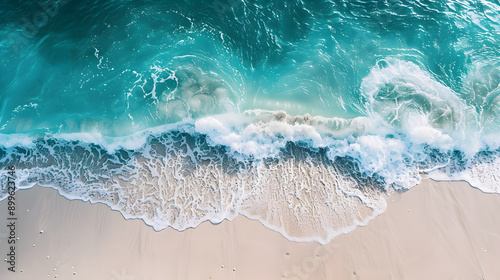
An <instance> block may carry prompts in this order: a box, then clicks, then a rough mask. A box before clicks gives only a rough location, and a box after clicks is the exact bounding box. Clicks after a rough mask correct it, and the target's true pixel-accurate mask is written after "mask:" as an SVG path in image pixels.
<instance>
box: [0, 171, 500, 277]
mask: <svg viewBox="0 0 500 280" xmlns="http://www.w3.org/2000/svg"><path fill="white" fill-rule="evenodd" d="M16 201H17V209H16V211H17V217H18V220H17V226H16V237H18V238H19V240H17V243H16V244H17V247H16V272H15V273H12V272H10V271H8V270H7V267H8V265H7V264H6V263H5V262H3V264H2V267H1V269H0V279H13V280H15V279H53V278H57V279H105V280H110V279H116V280H125V279H128V280H139V279H335V280H336V279H419V280H420V279H497V278H498V275H500V267H498V260H499V259H500V216H499V213H500V196H499V195H497V194H485V193H482V192H481V191H479V190H477V189H474V188H472V187H470V186H469V185H468V184H467V183H464V182H451V183H450V182H435V181H431V180H424V181H423V182H422V183H421V184H420V185H419V186H416V187H414V188H413V189H411V190H410V191H407V192H405V193H398V194H393V195H391V196H390V197H388V198H387V202H388V209H387V211H386V212H385V213H384V214H382V215H381V216H379V217H377V218H375V219H374V220H373V221H371V222H370V223H369V224H368V225H367V226H365V227H359V228H357V229H356V230H354V231H353V232H351V233H349V234H347V235H342V236H339V237H337V238H335V239H334V240H333V241H331V242H330V243H329V244H327V245H320V244H318V243H314V242H313V243H297V242H291V241H288V240H287V239H285V238H284V237H283V236H282V235H280V234H279V233H277V232H274V231H272V230H269V229H267V228H265V227H264V226H263V225H262V224H261V223H260V222H258V221H254V220H249V219H247V218H245V217H243V216H239V217H237V218H236V219H235V220H233V221H224V222H222V223H220V224H218V225H213V224H211V223H203V224H202V225H200V226H199V227H198V228H195V229H188V230H186V231H183V232H178V231H176V230H173V229H170V228H169V229H166V230H163V231H161V232H155V231H154V230H153V229H152V228H150V227H148V226H147V225H145V224H144V223H143V222H142V221H141V220H125V219H124V218H123V217H122V215H121V214H120V213H119V212H116V211H111V210H110V209H109V208H108V207H107V206H105V205H102V204H94V205H92V204H90V203H88V202H87V203H85V202H82V201H70V200H67V199H65V198H64V197H61V196H60V195H59V194H58V193H57V191H56V190H53V189H47V188H41V187H34V188H32V189H29V190H21V191H19V192H17V193H16ZM0 209H2V211H0V221H2V223H5V224H7V211H4V209H7V204H6V201H2V202H0ZM7 240H8V228H7V227H6V226H1V227H0V252H1V254H2V260H3V259H5V258H6V257H7V255H6V254H7V253H8V252H7V250H8V247H7V245H8V244H7Z"/></svg>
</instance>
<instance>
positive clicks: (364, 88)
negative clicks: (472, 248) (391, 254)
mask: <svg viewBox="0 0 500 280" xmlns="http://www.w3.org/2000/svg"><path fill="white" fill-rule="evenodd" d="M0 18H2V21H1V25H0V35H1V37H0V38H2V39H1V41H0V59H1V64H0V65H1V66H0V73H1V75H0V92H1V96H0V105H1V111H0V133H1V134H2V141H3V144H2V143H0V145H2V146H3V148H2V150H0V156H1V158H0V165H1V166H7V165H12V164H14V165H17V166H19V169H20V174H22V176H24V177H23V180H24V181H23V182H24V186H25V187H29V186H31V185H33V184H34V183H39V184H40V185H44V186H51V187H55V188H57V189H59V190H60V191H61V193H62V194H63V195H65V196H67V197H71V198H78V199H83V200H91V201H100V202H104V203H106V204H108V205H110V206H111V207H112V208H114V209H117V210H120V211H122V213H124V214H125V215H128V216H130V217H139V218H142V219H144V220H145V221H146V222H147V223H148V224H150V225H152V226H154V227H155V228H157V229H162V228H164V227H166V226H174V227H175V228H179V229H183V228H186V227H189V226H196V225H197V224H199V222H201V221H203V220H207V219H210V220H213V221H218V220H221V219H223V218H230V217H233V216H234V215H235V213H243V214H245V215H247V216H252V217H256V218H259V219H261V220H262V221H264V222H265V223H267V225H268V226H269V227H272V228H276V229H279V230H281V231H282V232H283V228H285V230H284V231H285V232H286V225H277V224H274V223H273V222H272V221H271V220H269V219H270V218H269V217H263V216H262V215H260V216H259V215H257V214H251V213H254V212H255V211H253V210H255V209H254V208H255V207H257V206H256V205H262V203H261V202H256V201H254V200H252V199H253V198H255V196H256V195H257V193H260V194H262V193H266V192H268V189H269V188H271V189H272V186H273V184H274V183H272V182H274V181H273V180H278V181H280V180H285V179H284V178H288V177H287V176H289V175H290V174H295V173H297V172H299V173H300V172H305V173H304V174H303V176H300V177H298V178H295V179H294V180H291V181H289V182H288V184H289V185H290V189H287V190H283V191H282V194H283V193H285V194H290V193H295V197H296V199H298V201H295V202H291V200H290V198H285V197H287V196H286V195H284V196H283V197H282V198H281V199H282V200H285V201H288V203H291V204H290V207H291V208H289V209H292V208H293V209H295V210H293V211H296V209H297V208H296V207H295V208H294V207H292V206H291V205H292V204H293V205H295V204H294V203H297V205H306V204H308V203H306V201H308V199H311V201H314V199H319V198H318V197H315V196H311V197H309V198H306V197H304V196H301V195H300V194H297V192H300V191H303V190H304V188H305V189H306V190H309V192H308V193H310V192H311V190H315V189H316V188H321V184H318V185H316V184H314V183H313V182H312V181H310V180H309V181H308V180H307V179H304V178H307V177H308V176H309V177H311V176H312V175H311V174H312V172H313V171H311V170H316V171H317V170H320V169H321V168H326V169H324V170H323V169H321V170H323V171H317V172H320V173H321V172H322V174H325V172H326V171H325V170H330V171H328V172H331V173H328V174H330V175H329V176H327V179H325V180H326V181H328V180H330V181H331V184H333V185H335V188H346V189H343V192H344V194H345V195H346V197H347V198H345V199H346V201H348V200H349V199H348V198H349V197H351V198H352V197H365V198H364V199H361V200H362V202H363V204H364V206H366V207H367V208H369V209H371V210H372V212H373V213H372V214H373V215H376V214H378V213H380V212H381V211H383V208H384V205H385V204H384V203H380V201H379V198H380V197H379V196H378V195H374V194H373V193H372V192H371V191H368V192H367V191H366V190H364V187H366V185H374V186H376V187H374V189H375V190H387V188H395V189H406V188H410V187H412V186H414V185H415V184H417V183H418V182H419V181H420V179H421V177H420V175H419V173H422V172H427V173H429V174H430V176H431V177H432V178H435V179H462V180H467V181H468V182H470V183H471V184H472V185H474V186H475V187H478V188H481V189H482V190H483V191H487V192H498V191H499V190H500V178H499V177H498V174H499V173H498V171H499V168H500V159H499V153H500V152H499V150H498V148H499V145H500V134H499V133H498V131H499V129H500V95H499V93H500V89H499V84H500V59H499V58H500V53H499V52H500V47H499V46H500V32H499V31H500V5H499V3H497V2H494V1H320V0H317V1H312V0H311V1H248V0H242V1H237V0H234V1H233V0H231V1H229V0H226V1H222V0H216V1H171V0H169V1H161V0H159V1H142V0H141V1H124V0H121V1H83V2H82V1H76V0H65V1H55V0H54V1H44V2H40V3H37V2H36V1H8V2H7V1H4V3H2V6H1V7H0ZM268 161H273V162H275V163H276V164H277V166H278V167H273V168H275V169H273V168H272V166H273V165H272V164H271V163H269V162H268ZM169 162H170V163H169ZM290 162H291V164H292V166H293V165H294V164H295V165H297V166H301V164H302V162H307V163H309V164H308V165H307V164H306V166H309V167H307V168H310V169H311V170H309V171H307V172H306V171H304V170H303V169H300V168H299V169H300V170H299V171H293V170H291V169H287V168H285V167H283V166H287V165H286V163H290ZM226 165H228V166H231V167H227V166H226ZM145 166H148V167H147V168H146V167H145ZM151 166H155V167H154V168H153V167H151ZM224 166H226V167H224ZM318 166H319V167H318ZM325 166H326V167H325ZM328 166H330V167H328ZM332 166H333V167H332ZM341 166H344V167H341ZM345 166H349V168H347V169H346V168H345ZM151 168H153V169H154V170H155V171H152V169H151ZM224 168H229V169H224ZM280 168H281V169H280ZM283 168H284V169H283ZM304 168H305V167H304ZM318 168H319V169H318ZM328 168H330V169H328ZM331 168H333V169H331ZM292 169H293V168H292ZM145 170H149V171H145ZM214 170H216V171H214ZM262 170H268V171H269V170H280V171H279V172H281V173H280V175H279V176H278V175H273V174H274V173H273V172H271V171H269V172H270V173H266V172H263V171H262ZM342 170H348V171H342ZM316 171H315V172H316ZM144 172H145V173H144ZM214 172H215V173H214ZM254 172H255V174H254ZM262 172H263V173H262ZM276 172H278V171H276ZM290 172H291V173H290ZM264 173H266V174H267V175H264ZM141 174H142V175H141ZM208 174H212V175H208ZM214 174H218V175H214ZM248 174H253V175H248ZM287 174H288V175H287ZM339 174H341V175H339ZM207 176H215V177H217V178H219V179H218V181H217V182H212V181H207ZM218 176H219V177H218ZM228 176H229V177H228ZM231 176H233V177H234V176H236V177H237V178H239V179H235V178H233V177H231ZM245 176H246V177H245ZM269 176H270V177H269ZM273 176H277V177H276V178H274V179H272V180H271V179H269V178H271V177H273ZM280 176H284V177H283V178H282V177H280ZM341 177H342V178H344V177H352V178H354V180H353V181H352V180H347V179H346V180H347V181H343V180H344V179H339V178H341ZM131 178H134V179H131ZM138 178H140V179H138ZM145 178H146V179H145ZM147 178H149V179H147ZM151 178H152V179H151ZM162 178H163V179H162ZM187 178H189V179H187ZM242 178H246V179H242ZM277 178H281V179H277ZM328 178H329V179H328ZM238 180H240V181H238ZM245 180H246V181H245ZM269 180H270V181H269ZM187 181H189V182H192V183H189V184H188V183H186V182H187ZM221 182H224V183H221ZM263 182H267V183H263ZM342 182H343V183H342ZM349 182H351V183H352V182H354V183H352V184H351V183H349ZM322 184H327V183H324V182H323V183H322ZM22 185H23V184H22ZM167 185H168V186H171V185H176V186H179V188H182V189H184V191H187V192H188V193H189V192H196V193H197V195H194V196H193V194H192V193H190V195H188V194H186V193H184V194H183V195H182V196H181V197H184V196H185V197H188V198H182V199H181V200H182V203H181V202H178V201H177V200H178V199H180V198H179V194H178V193H177V192H176V191H174V192H173V193H172V194H169V195H166V194H162V195H159V194H158V193H156V192H155V191H152V190H151V186H153V187H154V189H156V190H158V189H162V188H167ZM299 185H300V186H299ZM327 185H328V184H327ZM333 185H332V186H333ZM196 186H198V187H199V186H201V187H202V188H205V187H206V188H211V189H213V190H215V189H219V188H220V189H225V190H226V192H227V194H226V196H222V195H221V196H219V197H216V198H213V200H210V201H211V202H210V203H212V204H213V205H212V204H210V203H208V202H206V201H208V200H207V199H206V198H205V197H209V196H210V195H200V193H199V191H195V190H194V189H196V188H197V187H196ZM257 186H258V187H257ZM292 186H296V188H295V187H292ZM323 186H324V185H323ZM332 188H333V187H332ZM350 188H353V189H350ZM146 189H147V190H148V191H146ZM257 189H258V191H257ZM371 189H373V188H371ZM139 190H140V191H139ZM360 190H362V191H361V193H357V192H358V191H360ZM372 191H373V192H377V191H374V190H372ZM313 192H314V191H313ZM327 192H328V191H327ZM138 193H142V194H141V195H139V194H138ZM152 193H153V194H154V195H153V194H152ZM160 193H162V192H161V191H160ZM150 195H153V196H155V197H156V199H157V200H158V201H156V202H155V203H152V202H151V203H150V202H148V203H146V202H145V201H148V199H146V197H148V196H150ZM138 197H140V198H138ZM189 197H191V198H189ZM192 197H198V198H197V199H194V198H192ZM228 197H230V198H231V199H229V198H228ZM313 198H314V199H313ZM225 199H228V200H227V201H226V200H225ZM274 199H276V198H274ZM321 199H322V200H327V201H325V203H327V204H329V203H330V204H331V203H333V202H332V201H336V200H335V199H333V198H329V197H328V196H324V195H322V196H321ZM269 200H271V199H270V198H269ZM248 201H251V203H250V202H248ZM264 201H265V199H264ZM278 201H281V200H280V199H278ZM349 201H350V200H349ZM183 203H184V204H183ZM205 203H208V204H210V205H211V206H207V205H205ZM259 203H260V204H259ZM131 205H133V206H131ZM176 205H177V206H176ZM178 205H182V206H178ZM201 205H203V206H201ZM342 205H343V206H342V209H343V210H340V212H342V211H343V213H351V211H354V210H352V209H348V208H349V207H346V206H345V205H352V207H354V208H355V207H358V206H355V203H354V202H347V203H344V204H342ZM337 206H338V205H337ZM337 206H336V205H335V203H333V204H332V206H331V207H330V208H328V209H330V210H331V211H333V209H337V208H335V207H337ZM252 207H253V208H252ZM259 207H260V206H259ZM304 207H305V206H304ZM339 207H340V206H339ZM174 208H175V209H183V210H175V211H174V210H172V209H174ZM188 208H189V209H191V208H192V209H197V211H200V213H202V214H199V215H194V216H192V217H191V216H189V215H188V216H189V217H188V216H185V215H184V216H182V214H179V213H181V212H182V211H185V209H188ZM208 208H210V210H207V209H208ZM257 208H258V207H257ZM306 208H307V207H306ZM249 209H253V210H249ZM259 209H260V208H259ZM330 210H324V211H330ZM172 211H174V212H172ZM176 211H177V212H176ZM252 211H253V212H252ZM280 211H282V212H286V211H287V210H286V209H282V210H280ZM304 211H306V210H304ZM335 211H337V212H339V210H338V209H337V210H335ZM335 211H334V212H335ZM306 212H307V211H306ZM354 212H355V211H354ZM301 213H302V212H301ZM351 214H352V213H351ZM351 214H349V215H351ZM297 215H298V214H297ZM325 215H326V214H325ZM346 215H347V216H348V217H350V218H349V219H351V221H353V220H354V218H352V217H351V216H349V215H348V214H346ZM353 215H354V214H353ZM373 215H372V216H373ZM301 217H302V216H301ZM370 217H371V216H370ZM370 217H365V218H363V219H364V220H363V219H359V218H356V219H357V221H358V222H353V224H349V223H347V224H342V225H339V224H335V222H331V221H330V222H331V223H333V224H335V226H333V225H332V226H327V227H326V228H323V229H316V233H317V234H312V233H307V234H305V233H304V236H309V237H311V238H313V239H315V240H320V241H325V240H328V239H330V238H332V237H333V236H335V235H336V234H338V232H345V231H346V228H349V227H351V226H353V225H354V224H363V223H365V222H367V221H368V220H369V219H370ZM302 219H307V217H305V216H304V217H302ZM299 220H300V219H299ZM323 230H324V231H325V232H327V234H323V233H322V231H323ZM285 235H286V233H285ZM312 236H316V237H312ZM291 238H294V237H293V236H291ZM297 238H298V239H300V238H299V237H297ZM303 238H305V237H303Z"/></svg>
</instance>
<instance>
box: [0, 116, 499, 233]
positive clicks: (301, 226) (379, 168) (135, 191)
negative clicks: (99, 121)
mask: <svg viewBox="0 0 500 280" xmlns="http://www.w3.org/2000/svg"><path fill="white" fill-rule="evenodd" d="M374 131H381V129H380V128H379V127H377V126H376V125H375V124H374V123H373V121H372V120H370V119H368V118H358V119H353V120H344V119H338V118H332V119H328V118H323V117H311V116H307V115H306V116H289V115H287V114H286V113H285V112H282V111H278V112H266V111H248V112H245V113H242V114H239V115H238V114H231V115H227V114H226V115H220V116H211V117H206V118H202V119H199V120H196V121H186V122H183V123H179V124H178V125H177V126H171V125H170V126H165V127H159V128H155V129H154V130H147V131H142V132H140V133H136V134H134V135H131V136H126V137H116V138H111V137H104V136H100V135H92V134H60V135H45V136H44V137H40V138H36V137H33V138H28V137H27V136H17V137H15V139H16V141H12V140H10V142H8V141H9V139H7V137H6V140H5V143H9V145H10V146H6V147H4V148H2V149H1V150H0V156H1V157H0V158H1V160H0V165H1V166H2V167H5V166H8V165H15V166H16V167H17V168H18V169H19V171H18V176H19V185H20V187H21V188H29V187H31V186H33V185H34V184H38V185H41V186H46V187H53V188H55V189H57V190H58V191H59V192H60V193H61V194H62V195H63V196H65V197H67V198H70V199H81V200H85V201H91V202H93V203H95V202H101V203H105V204H107V205H109V206H110V207H111V208H112V209H115V210H118V211H120V212H121V213H122V214H123V215H124V216H125V217H127V218H140V219H143V220H144V221H145V223H146V224H148V225H150V226H152V227H153V228H154V229H155V230H161V229H164V228H166V227H169V226H170V227H173V228H175V229H178V230H183V229H186V228H190V227H196V226H197V225H199V224H200V223H201V222H203V221H211V222H213V223H219V222H221V221H222V220H223V219H233V218H234V217H236V216H237V215H238V214H242V215H245V216H247V217H250V218H253V219H257V220H259V221H261V222H262V223H263V224H264V225H266V226H267V227H269V228H272V229H275V230H277V231H279V232H281V233H282V234H283V235H284V236H286V237H288V238H290V239H292V240H297V241H313V240H314V241H319V242H322V243H326V242H328V241H329V240H331V239H332V238H333V237H335V236H337V235H339V234H341V233H346V232H349V231H351V230H352V229H354V228H355V227H356V226H358V225H364V224H366V223H367V222H368V221H370V220H371V219H373V218H374V217H375V216H377V215H379V214H381V213H382V212H383V211H384V210H385V207H386V203H385V195H386V193H387V192H388V191H391V190H392V189H399V190H402V189H408V188H411V187H412V186H414V185H416V184H417V183H418V182H419V181H420V178H421V177H420V173H421V172H428V173H429V174H430V176H431V177H432V178H435V179H447V180H450V179H452V180H453V179H460V180H468V181H469V182H470V183H471V184H473V185H474V186H476V187H478V188H480V189H482V190H483V191H486V192H498V191H499V190H500V188H499V186H500V184H499V182H500V180H499V177H498V174H497V173H498V172H496V170H498V166H499V163H500V152H499V151H498V150H493V151H480V152H478V153H476V154H474V155H473V156H468V155H467V154H466V153H464V152H462V151H460V150H456V149H448V150H446V148H443V149H437V148H433V147H432V145H429V144H426V143H419V142H417V144H416V143H412V142H408V141H407V138H406V136H403V135H398V134H386V135H384V134H374V133H373V132H374ZM10 138H12V137H10ZM446 147H448V146H446ZM3 169H4V170H6V169H5V168H3ZM2 176H6V172H5V171H4V173H3V175H2ZM3 195H4V196H5V193H4V194H3Z"/></svg>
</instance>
